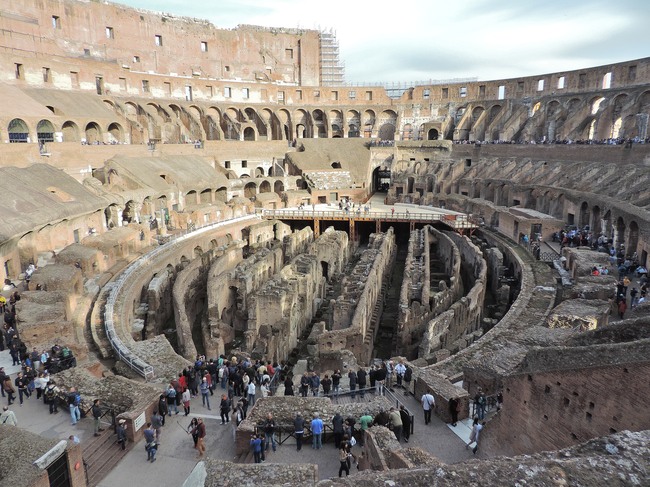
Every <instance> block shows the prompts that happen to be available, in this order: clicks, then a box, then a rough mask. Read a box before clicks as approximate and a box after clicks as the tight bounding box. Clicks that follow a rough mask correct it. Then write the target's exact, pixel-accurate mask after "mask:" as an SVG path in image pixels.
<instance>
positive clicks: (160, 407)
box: [158, 394, 169, 426]
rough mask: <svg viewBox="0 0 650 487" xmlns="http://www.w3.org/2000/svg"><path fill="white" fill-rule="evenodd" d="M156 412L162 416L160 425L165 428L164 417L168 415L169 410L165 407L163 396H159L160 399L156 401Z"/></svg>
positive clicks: (165, 399) (165, 400)
mask: <svg viewBox="0 0 650 487" xmlns="http://www.w3.org/2000/svg"><path fill="white" fill-rule="evenodd" d="M158 412H159V413H160V415H161V416H162V424H163V426H165V416H167V414H169V408H168V407H167V398H166V397H165V395H164V394H161V395H160V399H158Z"/></svg>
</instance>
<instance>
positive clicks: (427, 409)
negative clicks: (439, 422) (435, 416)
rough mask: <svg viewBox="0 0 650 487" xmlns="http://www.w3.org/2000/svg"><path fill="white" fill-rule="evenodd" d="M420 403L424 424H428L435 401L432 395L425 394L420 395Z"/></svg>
mask: <svg viewBox="0 0 650 487" xmlns="http://www.w3.org/2000/svg"><path fill="white" fill-rule="evenodd" d="M420 402H421V403H422V409H423V410H424V424H429V423H430V422H431V411H433V409H434V408H435V407H436V400H435V399H434V397H433V395H432V394H430V393H428V392H427V393H426V394H423V395H422V398H421V399H420Z"/></svg>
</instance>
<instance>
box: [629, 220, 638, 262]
mask: <svg viewBox="0 0 650 487" xmlns="http://www.w3.org/2000/svg"><path fill="white" fill-rule="evenodd" d="M638 246H639V224H638V223H637V222H636V221H634V220H632V221H631V222H630V228H629V230H628V234H627V245H626V251H627V256H628V257H631V256H632V254H634V252H636V251H637V247H638Z"/></svg>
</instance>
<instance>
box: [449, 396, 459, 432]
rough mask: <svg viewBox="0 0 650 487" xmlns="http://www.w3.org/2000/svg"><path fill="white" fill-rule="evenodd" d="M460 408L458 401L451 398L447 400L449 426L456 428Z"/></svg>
mask: <svg viewBox="0 0 650 487" xmlns="http://www.w3.org/2000/svg"><path fill="white" fill-rule="evenodd" d="M459 407H460V401H459V400H458V398H456V397H452V398H451V399H450V400H449V414H451V425H452V426H456V424H457V423H458V409H459Z"/></svg>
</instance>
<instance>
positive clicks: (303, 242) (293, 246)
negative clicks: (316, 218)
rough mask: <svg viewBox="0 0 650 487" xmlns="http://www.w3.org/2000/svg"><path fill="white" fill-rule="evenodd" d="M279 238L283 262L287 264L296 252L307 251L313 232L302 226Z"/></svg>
mask: <svg viewBox="0 0 650 487" xmlns="http://www.w3.org/2000/svg"><path fill="white" fill-rule="evenodd" d="M282 225H284V224H282ZM284 226H286V225H284ZM281 240H282V252H283V253H284V262H285V264H288V263H289V262H290V261H291V260H292V259H293V258H294V257H296V256H297V255H298V254H303V253H305V252H307V250H308V249H309V247H310V245H311V244H312V242H313V241H314V232H313V231H312V230H311V228H309V227H307V228H303V229H302V230H298V231H296V232H293V233H289V234H287V235H284V237H283V238H282V239H281ZM326 277H327V276H326Z"/></svg>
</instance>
